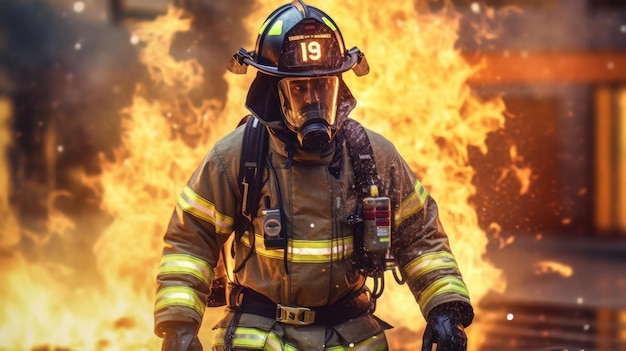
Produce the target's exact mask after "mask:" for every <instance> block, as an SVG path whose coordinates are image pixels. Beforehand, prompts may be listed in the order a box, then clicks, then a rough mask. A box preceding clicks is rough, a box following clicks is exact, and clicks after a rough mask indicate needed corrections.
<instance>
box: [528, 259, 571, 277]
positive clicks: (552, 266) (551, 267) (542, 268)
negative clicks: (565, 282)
mask: <svg viewBox="0 0 626 351" xmlns="http://www.w3.org/2000/svg"><path fill="white" fill-rule="evenodd" d="M534 267H535V274H536V275H541V274H549V273H555V274H558V275H560V276H562V277H564V278H569V277H571V276H572V274H574V270H573V269H572V267H571V266H570V265H567V264H565V263H561V262H556V261H540V262H537V263H535V264H534Z"/></svg>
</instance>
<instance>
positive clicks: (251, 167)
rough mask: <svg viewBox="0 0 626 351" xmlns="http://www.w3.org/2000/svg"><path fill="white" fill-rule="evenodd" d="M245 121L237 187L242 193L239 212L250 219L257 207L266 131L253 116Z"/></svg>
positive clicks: (263, 163) (265, 152) (266, 142)
mask: <svg viewBox="0 0 626 351" xmlns="http://www.w3.org/2000/svg"><path fill="white" fill-rule="evenodd" d="M244 119H245V121H243V120H242V122H240V124H243V123H245V130H244V134H243V141H242V145H241V162H240V164H239V179H240V180H241V183H240V184H239V187H240V189H241V194H242V196H243V197H242V204H241V214H242V215H243V216H244V217H245V218H247V219H248V220H250V221H252V219H253V218H254V216H255V215H256V212H257V210H258V208H259V196H260V195H261V183H262V181H263V179H262V178H263V169H264V168H265V157H266V155H267V147H268V146H267V145H268V132H267V129H266V128H265V125H264V124H262V123H261V122H259V120H258V118H256V117H254V116H250V115H249V116H246V117H244Z"/></svg>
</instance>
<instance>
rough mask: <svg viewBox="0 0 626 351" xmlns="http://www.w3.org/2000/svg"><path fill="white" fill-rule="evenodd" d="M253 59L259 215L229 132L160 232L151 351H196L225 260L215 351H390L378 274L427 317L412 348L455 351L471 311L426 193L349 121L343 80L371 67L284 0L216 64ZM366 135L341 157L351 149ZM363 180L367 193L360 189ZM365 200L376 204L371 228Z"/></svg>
mask: <svg viewBox="0 0 626 351" xmlns="http://www.w3.org/2000/svg"><path fill="white" fill-rule="evenodd" d="M249 66H252V67H253V68H254V69H255V70H256V71H257V72H256V77H255V79H254V80H253V82H252V84H251V86H250V89H249V91H248V96H247V99H246V107H247V108H248V109H249V110H250V111H251V113H252V117H251V118H254V119H255V120H256V121H258V122H260V123H261V124H260V125H259V126H261V127H262V128H264V129H267V130H268V131H269V146H268V148H269V149H268V151H267V154H266V155H264V156H266V157H264V160H265V161H264V162H265V165H264V166H263V167H259V169H256V172H257V173H258V174H259V175H260V176H261V177H262V178H261V183H260V184H261V185H260V188H259V189H255V190H254V191H257V192H259V196H258V197H257V199H258V200H257V201H255V205H256V206H255V208H256V210H255V211H253V213H252V214H251V215H250V216H247V217H246V216H244V215H242V212H243V213H244V214H245V211H242V208H243V207H244V206H247V205H248V204H246V203H245V202H246V201H245V200H246V199H250V197H249V196H246V195H248V194H247V191H250V188H244V189H243V190H242V188H241V187H240V184H241V183H242V179H241V178H240V168H241V162H240V161H241V159H242V157H243V156H242V145H243V144H242V141H243V138H244V134H245V133H244V129H245V127H243V126H241V127H239V128H236V129H234V130H233V132H231V133H230V134H228V135H226V136H225V137H223V138H222V139H221V140H219V141H218V142H217V143H216V144H215V145H214V146H213V148H212V149H211V150H210V152H209V153H208V154H207V155H206V156H205V157H204V159H203V160H202V161H201V163H200V165H199V167H198V168H197V169H196V170H195V172H194V173H193V174H192V175H191V177H190V179H189V180H188V182H187V184H186V186H185V187H184V190H183V191H182V193H181V195H180V197H179V200H178V203H177V205H176V207H175V210H174V213H173V215H172V217H171V220H170V222H169V225H168V228H167V231H166V233H165V236H164V241H165V247H164V249H163V255H162V259H161V263H160V266H159V270H158V273H157V282H158V291H157V294H156V302H155V312H154V313H155V332H156V334H157V335H158V336H160V337H162V338H163V350H165V351H184V350H194V351H195V350H202V345H201V344H200V341H199V339H198V337H197V333H198V330H199V328H200V325H201V322H202V319H203V315H204V313H205V308H206V306H207V303H209V301H212V298H211V296H212V295H211V293H212V291H211V290H212V287H213V293H214V292H215V291H221V290H220V287H216V284H215V283H216V281H222V280H221V279H223V278H219V277H218V274H216V270H217V268H218V261H221V259H220V257H222V256H223V257H224V258H225V259H224V261H226V262H227V267H228V271H229V274H228V276H227V279H228V284H227V287H226V295H227V296H226V297H225V300H227V302H226V303H227V307H226V309H225V312H224V314H223V316H222V318H221V320H220V321H219V322H218V323H217V324H216V325H215V327H214V329H215V332H216V334H215V339H214V341H213V345H212V346H211V347H212V350H306V351H308V350H348V349H350V350H386V349H387V348H388V345H387V339H386V337H385V331H386V330H387V329H389V328H391V326H390V325H389V324H387V323H386V322H384V321H382V320H381V319H379V318H378V317H376V316H375V315H374V308H375V299H376V298H377V297H378V296H379V295H380V294H379V292H377V291H370V289H368V286H370V284H366V281H367V279H368V277H373V278H374V279H378V280H380V279H381V276H383V277H384V275H383V274H381V272H383V271H384V270H386V269H388V268H389V267H396V268H395V269H397V270H398V271H399V272H400V275H399V276H400V277H401V278H399V279H398V280H399V282H406V284H407V285H408V288H409V289H410V291H411V292H412V294H413V295H414V297H415V300H416V302H417V303H418V304H419V307H420V309H421V312H422V314H423V315H424V316H425V319H426V321H427V324H426V329H425V331H424V335H423V350H431V347H432V346H434V344H437V350H439V351H459V350H466V348H467V337H466V334H465V332H464V328H466V327H467V326H468V325H470V323H471V322H472V319H473V316H474V314H473V309H472V306H471V304H470V299H469V294H468V290H467V287H466V285H465V283H464V282H463V279H462V276H461V273H460V271H459V268H458V265H457V263H456V260H455V257H454V255H453V253H452V252H451V249H450V246H449V240H448V237H447V235H446V233H445V231H444V229H443V227H442V224H441V222H440V220H439V216H438V208H437V204H436V202H435V200H434V199H433V197H432V196H431V195H430V194H429V193H428V192H427V191H426V189H425V188H424V187H423V186H422V184H421V183H420V181H419V180H418V179H417V178H416V176H415V174H414V172H413V171H412V170H411V169H410V168H409V166H408V165H407V163H406V162H405V161H404V160H403V158H402V157H401V156H400V155H399V153H398V152H397V151H396V149H395V148H394V146H393V144H392V143H391V142H390V141H388V140H387V139H385V138H384V137H383V136H381V135H380V134H378V133H376V132H373V131H371V130H369V129H367V130H366V129H359V128H348V126H349V125H354V123H351V122H349V121H353V120H351V119H350V118H349V117H348V114H349V113H350V111H351V110H352V109H353V108H354V106H355V104H356V100H355V98H354V97H353V95H352V94H351V92H350V90H349V89H348V87H347V86H346V84H345V83H344V81H343V79H342V74H343V73H344V72H348V71H350V70H352V71H353V72H354V73H355V74H356V75H357V76H360V75H364V74H367V73H368V71H369V67H368V65H367V61H366V60H365V56H364V54H363V53H362V52H361V51H360V50H358V48H356V47H355V48H353V49H350V50H348V49H346V47H345V46H344V41H343V37H342V35H341V33H340V31H339V28H338V27H337V25H336V23H335V22H334V21H333V20H332V19H331V18H330V17H329V16H328V15H327V14H326V13H324V12H323V11H321V10H320V9H318V8H316V7H313V6H308V5H306V4H305V3H304V2H303V1H301V0H296V1H293V2H292V3H290V4H286V5H283V6H280V7H279V8H277V9H276V10H275V11H274V12H273V13H272V14H270V16H269V17H268V18H267V20H266V21H265V22H264V23H263V25H262V26H261V29H260V32H259V35H258V39H257V42H256V47H255V50H254V51H247V50H244V49H241V50H239V52H237V53H236V54H235V55H234V56H233V58H232V60H231V62H230V63H229V64H228V68H229V70H230V71H232V72H234V73H245V72H246V69H247V67H249ZM358 130H363V131H364V132H363V133H362V134H361V135H360V136H357V135H356V134H358V133H357V132H355V131H358ZM356 139H358V140H356ZM363 140H366V141H367V142H366V143H367V145H366V147H362V146H361V147H359V148H361V149H363V148H364V149H365V151H364V150H357V152H360V154H358V156H353V155H354V153H353V152H354V151H353V150H350V147H349V145H350V144H355V143H357V144H358V143H359V142H361V143H362V142H363ZM367 150H371V152H368V151H367ZM351 155H352V156H351ZM367 160H371V161H373V163H374V166H375V169H376V172H377V173H375V174H374V175H372V176H371V178H370V179H368V180H365V181H363V180H361V179H362V178H363V177H364V176H363V173H367V172H369V169H370V168H374V167H369V166H367V167H363V166H359V165H361V164H362V163H361V162H366V161H367ZM253 173H254V172H253ZM363 182H365V183H367V184H366V185H368V186H369V185H371V186H370V187H369V189H368V191H369V194H366V195H363V196H360V193H359V192H360V191H361V190H362V187H363V186H364V184H363ZM244 193H246V194H244ZM368 201H370V202H368ZM371 201H374V202H373V203H376V204H377V205H376V206H375V207H372V209H373V210H374V211H379V209H380V208H383V210H380V211H379V212H376V213H375V217H376V218H375V220H374V221H370V222H371V223H370V222H368V217H367V216H368V215H372V213H373V212H368V210H367V208H368V207H367V206H369V205H368V204H371V203H372V202H371ZM380 204H382V205H384V206H388V207H387V210H385V207H384V206H382V207H380V206H379V205H380ZM378 215H380V217H378ZM246 219H248V220H251V221H250V222H248V223H246ZM369 219H371V218H369ZM368 223H369V224H368ZM372 223H373V224H372ZM368 228H369V229H368ZM372 228H373V231H372ZM372 233H374V234H373V236H374V237H375V238H374V239H373V240H374V241H375V244H374V246H371V245H370V244H368V243H371V241H370V240H371V238H369V239H368V238H366V237H365V236H367V235H372ZM377 236H378V237H377ZM381 238H387V239H389V241H390V244H389V243H385V240H382V239H381ZM229 239H230V240H231V241H232V243H231V242H230V241H229ZM376 240H378V241H376ZM227 241H228V242H227ZM385 244H386V245H388V246H387V249H386V250H385V249H383V250H382V251H380V252H379V251H377V250H378V248H379V246H376V245H385ZM368 245H370V246H368ZM383 251H384V252H383ZM375 281H376V280H375ZM372 290H374V289H372ZM209 305H211V304H209ZM209 313H210V312H209Z"/></svg>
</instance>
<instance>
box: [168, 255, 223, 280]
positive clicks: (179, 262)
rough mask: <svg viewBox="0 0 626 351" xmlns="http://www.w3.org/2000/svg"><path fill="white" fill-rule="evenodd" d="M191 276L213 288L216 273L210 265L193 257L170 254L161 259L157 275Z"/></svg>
mask: <svg viewBox="0 0 626 351" xmlns="http://www.w3.org/2000/svg"><path fill="white" fill-rule="evenodd" d="M165 274H189V275H193V276H194V277H196V278H198V279H200V280H201V281H202V282H204V284H206V286H209V287H210V286H211V282H212V281H213V278H214V277H215V272H214V271H213V269H212V268H211V267H210V266H209V264H208V263H206V262H204V261H203V260H201V259H199V258H196V257H193V256H191V255H183V254H170V255H164V256H163V257H162V258H161V264H160V265H159V270H158V271H157V275H165Z"/></svg>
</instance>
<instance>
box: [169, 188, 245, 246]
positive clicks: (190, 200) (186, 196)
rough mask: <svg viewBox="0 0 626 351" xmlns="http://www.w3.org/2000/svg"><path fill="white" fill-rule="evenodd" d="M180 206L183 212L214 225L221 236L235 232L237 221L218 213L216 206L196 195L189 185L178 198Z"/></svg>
mask: <svg viewBox="0 0 626 351" xmlns="http://www.w3.org/2000/svg"><path fill="white" fill-rule="evenodd" d="M178 206H180V208H181V209H182V210H183V211H185V212H187V213H190V214H191V215H193V216H195V217H197V218H200V219H202V220H205V221H207V222H209V223H211V224H213V225H214V226H215V231H216V232H217V233H219V234H226V235H230V233H232V231H233V223H234V222H235V220H234V219H233V218H232V217H228V216H225V215H223V214H221V213H219V212H217V211H216V210H215V205H214V204H212V203H211V202H210V201H208V200H205V199H204V198H202V197H201V196H199V195H198V194H196V193H195V192H194V191H193V190H192V189H191V188H190V187H189V186H188V185H187V186H185V188H184V189H183V192H182V193H181V194H180V197H179V198H178Z"/></svg>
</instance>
